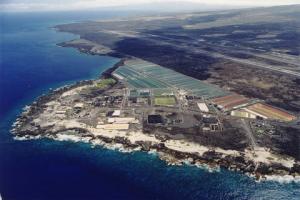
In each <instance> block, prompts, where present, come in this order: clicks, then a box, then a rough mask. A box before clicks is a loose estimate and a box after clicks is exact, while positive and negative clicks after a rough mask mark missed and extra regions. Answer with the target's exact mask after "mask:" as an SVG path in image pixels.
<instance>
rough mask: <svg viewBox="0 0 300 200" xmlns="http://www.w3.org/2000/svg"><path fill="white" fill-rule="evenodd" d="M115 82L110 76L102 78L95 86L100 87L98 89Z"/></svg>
mask: <svg viewBox="0 0 300 200" xmlns="http://www.w3.org/2000/svg"><path fill="white" fill-rule="evenodd" d="M115 83H116V81H115V80H114V79H112V78H108V79H103V80H101V81H100V82H98V83H97V87H98V88H100V89H104V88H106V87H107V86H109V85H113V84H115Z"/></svg>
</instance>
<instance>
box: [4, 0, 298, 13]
mask: <svg viewBox="0 0 300 200" xmlns="http://www.w3.org/2000/svg"><path fill="white" fill-rule="evenodd" d="M174 1H182V2H193V3H201V4H209V5H233V6H271V5H288V4H300V0H0V10H5V11H37V10H39V11H45V10H80V9H90V8H98V7H99V8H100V7H108V6H122V5H135V4H143V3H157V2H164V3H165V2H174Z"/></svg>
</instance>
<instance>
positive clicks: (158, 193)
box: [0, 12, 300, 200]
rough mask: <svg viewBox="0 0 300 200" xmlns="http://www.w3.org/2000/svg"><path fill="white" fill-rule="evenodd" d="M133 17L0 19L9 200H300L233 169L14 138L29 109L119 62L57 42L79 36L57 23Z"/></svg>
mask: <svg viewBox="0 0 300 200" xmlns="http://www.w3.org/2000/svg"><path fill="white" fill-rule="evenodd" d="M127 14H128V13H110V12H104V13H97V12H92V13H91V12H89V13H84V12H83V13H80V14H78V13H43V14H42V13H36V14H33V13H31V14H29V13H27V14H21V13H18V14H17V13H15V14H3V13H2V14H1V15H0V17H1V19H0V20H1V21H0V31H1V35H0V194H1V196H2V198H3V199H4V200H7V199H8V200H19V199H20V200H37V199H39V200H46V199H51V200H53V199H55V200H60V199H62V200H69V199H72V200H75V199H80V200H92V199H138V200H141V199H178V200H182V199H187V200H188V199H197V200H198V199H299V197H300V184H299V183H293V182H292V183H285V184H281V183H278V182H271V181H269V182H261V183H257V182H255V181H254V180H253V179H251V178H249V177H247V176H244V175H242V174H239V173H235V172H231V171H228V170H221V171H220V172H208V171H207V170H205V169H199V168H196V167H191V166H182V167H178V166H167V165H166V164H165V163H164V162H163V161H161V160H159V159H158V158H157V156H155V155H152V154H147V153H143V152H135V153H120V152H117V151H112V150H107V149H103V148H100V147H99V148H91V147H90V146H89V145H88V144H82V143H71V142H56V141H52V140H46V139H42V140H34V141H15V140H13V139H12V135H11V134H10V133H9V129H10V127H11V124H12V123H13V121H14V120H15V118H16V116H17V114H18V113H20V111H21V109H22V107H23V106H24V105H26V104H28V103H30V102H31V101H33V100H34V99H35V98H36V97H37V96H39V95H41V94H43V93H46V92H47V91H48V90H49V88H51V87H52V88H55V87H58V86H61V85H64V84H66V83H72V82H74V81H77V80H82V79H90V78H96V77H97V76H98V75H99V73H100V72H101V71H103V70H105V69H107V68H108V67H110V66H112V65H113V64H114V63H115V62H117V59H115V58H111V57H105V56H102V57H101V56H90V55H85V54H81V53H79V52H78V51H76V50H74V49H69V48H60V47H58V46H56V45H55V44H56V43H59V42H62V41H65V40H70V39H73V38H76V37H78V36H75V35H72V34H67V33H57V32H55V31H54V30H53V29H51V28H49V27H52V26H54V25H55V24H61V23H67V22H71V21H78V20H87V19H95V18H109V17H112V16H116V15H119V16H122V15H127Z"/></svg>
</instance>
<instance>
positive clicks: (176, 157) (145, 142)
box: [11, 59, 300, 182]
mask: <svg viewBox="0 0 300 200" xmlns="http://www.w3.org/2000/svg"><path fill="white" fill-rule="evenodd" d="M123 64H124V59H121V60H120V61H119V62H118V63H116V64H115V65H114V66H113V67H111V68H109V69H107V70H106V71H104V72H103V73H102V75H101V76H100V80H101V79H103V78H108V77H109V78H111V73H112V72H113V71H114V70H115V69H117V68H118V67H120V66H122V65H123ZM91 84H93V81H92V80H85V81H80V82H77V83H75V84H72V85H68V86H63V87H60V88H58V89H55V90H52V91H50V92H49V93H48V94H47V95H43V96H41V97H39V98H38V99H37V100H36V101H34V102H33V103H32V105H30V106H26V107H25V108H24V112H23V113H22V115H21V116H19V117H18V119H17V121H16V122H15V123H14V125H13V129H12V131H11V132H12V133H13V134H15V139H17V140H24V139H39V138H49V139H53V140H58V141H72V142H85V143H89V144H91V145H92V146H98V145H99V146H102V147H104V148H109V149H114V150H120V151H122V152H131V151H145V152H157V154H158V156H159V158H160V159H162V160H164V161H165V162H166V163H167V164H168V165H183V164H190V165H194V166H201V167H202V166H208V168H209V169H213V170H215V169H217V168H219V167H221V168H224V169H229V170H233V171H238V172H241V173H244V174H246V175H248V176H251V177H254V178H255V179H256V180H268V179H269V180H280V181H281V180H286V179H287V180H293V181H297V182H298V180H299V178H300V176H299V174H300V173H299V171H298V170H299V169H300V166H299V165H298V168H295V166H296V167H297V165H296V163H294V161H293V160H292V159H290V158H287V159H285V160H280V159H279V158H277V156H275V155H272V154H271V153H270V152H268V151H266V149H258V150H257V152H258V154H259V152H261V153H262V154H267V155H266V156H271V157H272V156H273V158H272V159H275V161H277V162H275V164H274V165H273V164H272V163H264V161H266V160H265V156H262V157H260V156H257V155H254V154H255V153H254V152H252V151H251V150H249V151H248V152H238V151H235V150H224V149H221V148H212V147H206V146H202V145H199V144H195V143H194V142H192V141H179V140H178V141H177V140H170V139H168V140H166V139H165V138H161V137H159V136H157V135H154V134H150V135H149V134H145V133H143V131H136V132H130V133H128V132H127V133H126V132H124V131H106V132H105V131H98V130H96V129H94V128H92V127H88V126H86V125H84V124H80V123H78V122H76V121H73V122H70V121H68V122H63V121H62V122H60V123H61V124H62V125H63V126H64V127H65V128H64V129H58V130H56V131H53V130H51V129H49V128H40V127H38V128H36V129H35V130H31V131H27V132H26V131H25V132H22V131H20V130H19V129H20V127H22V125H23V124H26V123H28V122H29V121H30V120H31V119H30V116H33V115H36V114H37V113H41V112H43V107H44V105H45V104H47V103H49V102H51V101H53V100H55V99H56V98H58V97H59V96H68V95H69V94H70V91H72V90H78V88H79V89H80V88H84V87H86V86H88V85H91ZM28 116H29V117H28ZM253 153H254V154H253ZM256 159H257V162H255V160H256ZM276 159H277V160H276ZM281 162H282V163H288V164H286V166H284V165H280V163H281ZM293 164H295V165H294V166H293ZM274 177H280V178H274ZM284 177H285V178H284Z"/></svg>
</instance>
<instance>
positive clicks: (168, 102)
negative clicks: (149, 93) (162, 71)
mask: <svg viewBox="0 0 300 200" xmlns="http://www.w3.org/2000/svg"><path fill="white" fill-rule="evenodd" d="M154 104H155V105H157V106H173V105H175V104H176V100H175V97H155V98H154Z"/></svg>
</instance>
